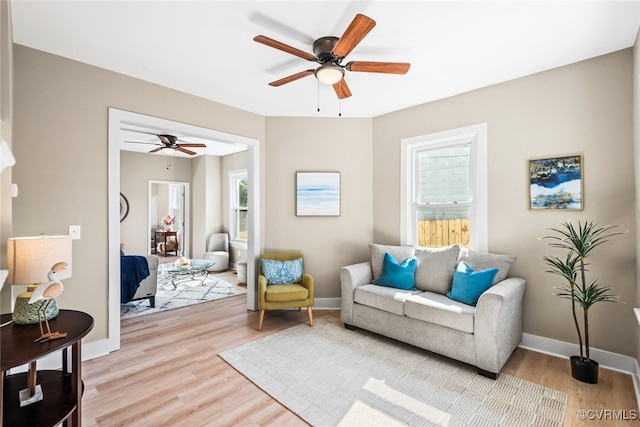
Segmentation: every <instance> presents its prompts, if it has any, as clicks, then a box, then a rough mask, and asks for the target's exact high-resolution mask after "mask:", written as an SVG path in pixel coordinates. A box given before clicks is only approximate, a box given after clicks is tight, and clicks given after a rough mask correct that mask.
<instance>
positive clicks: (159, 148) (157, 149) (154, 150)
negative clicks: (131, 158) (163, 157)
mask: <svg viewBox="0 0 640 427" xmlns="http://www.w3.org/2000/svg"><path fill="white" fill-rule="evenodd" d="M163 148H164V147H158V148H154V149H153V150H151V151H149V153H157V152H158V151H160V150H162V149H163Z"/></svg>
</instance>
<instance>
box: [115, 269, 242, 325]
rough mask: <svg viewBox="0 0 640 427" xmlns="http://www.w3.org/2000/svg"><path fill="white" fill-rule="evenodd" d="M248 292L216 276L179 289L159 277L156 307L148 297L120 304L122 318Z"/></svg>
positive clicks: (188, 282) (190, 283)
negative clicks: (150, 302)
mask: <svg viewBox="0 0 640 427" xmlns="http://www.w3.org/2000/svg"><path fill="white" fill-rule="evenodd" d="M246 293H247V288H246V287H242V286H236V285H233V284H231V283H229V282H225V281H224V280H221V279H219V278H217V277H215V276H209V277H207V279H206V280H205V281H204V283H203V284H201V283H200V282H199V281H185V282H181V283H179V284H178V287H177V289H174V287H173V285H172V284H171V283H170V282H169V283H165V282H164V281H163V280H162V279H161V278H160V277H158V289H157V291H156V306H155V307H154V308H151V307H149V300H148V299H143V300H138V301H131V302H128V303H126V304H120V319H131V318H134V317H138V316H146V315H148V314H153V313H158V312H160V311H165V310H171V309H174V308H181V307H186V306H188V305H193V304H199V303H202V302H206V301H213V300H216V299H220V298H226V297H230V296H233V295H240V294H246Z"/></svg>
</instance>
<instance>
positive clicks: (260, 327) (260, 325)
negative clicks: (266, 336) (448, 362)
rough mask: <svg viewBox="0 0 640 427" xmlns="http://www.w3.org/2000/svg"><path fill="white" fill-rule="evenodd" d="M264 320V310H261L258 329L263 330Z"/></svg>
mask: <svg viewBox="0 0 640 427" xmlns="http://www.w3.org/2000/svg"><path fill="white" fill-rule="evenodd" d="M263 322H264V310H260V320H259V321H258V330H259V331H261V330H262V323H263Z"/></svg>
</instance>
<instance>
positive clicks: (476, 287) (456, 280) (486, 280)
mask: <svg viewBox="0 0 640 427" xmlns="http://www.w3.org/2000/svg"><path fill="white" fill-rule="evenodd" d="M497 273H498V269H497V268H489V269H487V270H473V269H472V268H471V267H469V266H468V265H467V264H466V263H465V262H464V261H461V262H460V264H459V265H458V268H457V269H456V272H455V273H454V274H453V284H452V286H451V290H450V291H449V292H447V297H449V298H451V299H452V300H454V301H458V302H461V303H464V304H469V305H476V303H477V302H478V298H480V295H482V294H483V292H484V291H486V290H487V289H489V288H490V287H491V285H492V284H493V279H494V277H496V274H497Z"/></svg>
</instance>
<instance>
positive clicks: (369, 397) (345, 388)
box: [219, 316, 567, 427]
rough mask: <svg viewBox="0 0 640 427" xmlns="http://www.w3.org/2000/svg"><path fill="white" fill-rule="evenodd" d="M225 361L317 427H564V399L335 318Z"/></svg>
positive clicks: (271, 338)
mask: <svg viewBox="0 0 640 427" xmlns="http://www.w3.org/2000/svg"><path fill="white" fill-rule="evenodd" d="M219 356H220V357H221V358H222V359H224V360H225V361H226V362H227V363H229V364H230V365H231V366H232V367H234V368H235V369H236V370H237V371H238V372H240V373H241V374H243V375H244V376H245V377H247V378H248V379H249V380H250V381H252V382H253V383H255V384H256V385H257V386H258V387H260V388H261V389H262V390H264V391H265V392H267V393H268V394H269V395H271V396H272V397H273V398H274V399H276V400H277V401H279V402H280V403H281V404H282V405H284V406H285V407H287V408H288V409H289V410H291V411H292V412H294V413H295V414H297V415H298V416H299V417H301V418H302V419H303V420H305V421H306V422H308V423H309V424H311V425H313V426H365V425H366V426H376V425H378V426H452V427H453V426H509V427H516V426H537V427H541V426H561V425H562V420H563V418H564V412H565V408H566V403H567V395H566V394H565V393H563V392H560V391H557V390H552V389H550V388H547V387H543V386H541V385H538V384H534V383H532V382H529V381H525V380H521V379H519V378H515V377H513V376H510V375H506V374H500V375H499V376H498V379H497V380H495V381H494V380H491V379H488V378H486V377H483V376H480V375H478V374H477V373H476V371H475V368H473V367H472V366H469V365H466V364H463V363H459V362H456V361H453V360H451V359H448V358H445V357H442V356H439V355H436V354H433V353H430V352H427V351H424V350H421V349H418V348H416V347H412V346H409V345H405V344H403V343H399V342H397V341H394V340H390V339H387V338H384V337H381V336H378V335H375V334H372V333H369V332H366V331H362V330H355V331H350V330H347V329H345V328H344V327H343V326H342V323H341V322H340V320H339V319H337V318H336V317H334V316H323V317H321V318H319V319H317V321H316V323H315V325H314V326H313V327H309V326H308V325H307V324H300V325H298V326H295V327H293V328H290V329H287V330H284V331H281V332H277V333H275V334H271V335H268V336H265V337H263V338H260V339H258V340H255V341H251V342H249V343H246V344H244V345H241V346H239V347H236V348H233V349H230V350H227V351H224V352H222V353H220V354H219Z"/></svg>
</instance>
